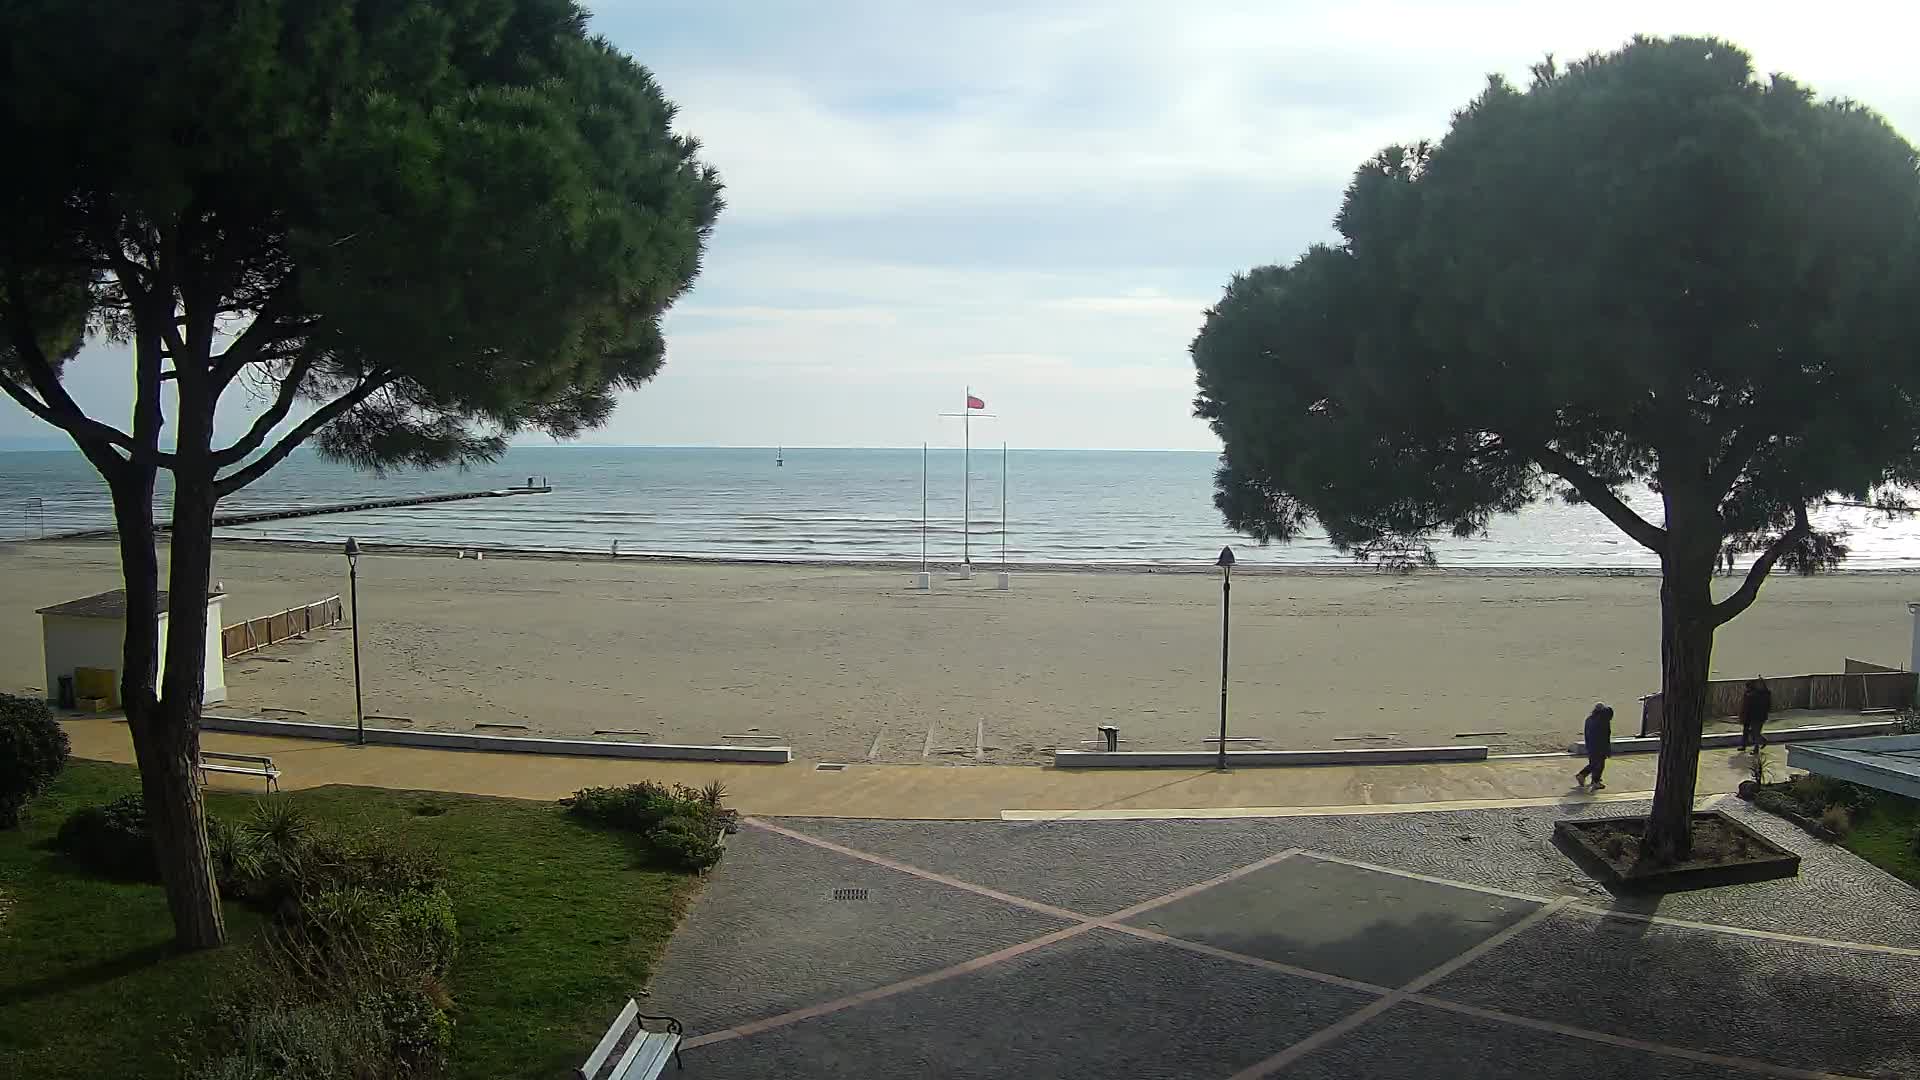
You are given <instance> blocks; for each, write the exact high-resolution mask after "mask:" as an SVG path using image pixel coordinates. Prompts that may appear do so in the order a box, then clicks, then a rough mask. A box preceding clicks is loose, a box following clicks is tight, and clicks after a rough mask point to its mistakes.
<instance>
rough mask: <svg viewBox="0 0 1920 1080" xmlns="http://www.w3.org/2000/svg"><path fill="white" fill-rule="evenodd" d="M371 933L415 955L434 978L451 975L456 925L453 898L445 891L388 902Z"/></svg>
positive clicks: (457, 932)
mask: <svg viewBox="0 0 1920 1080" xmlns="http://www.w3.org/2000/svg"><path fill="white" fill-rule="evenodd" d="M373 929H374V931H375V932H376V933H377V934H379V935H380V936H381V937H382V938H384V939H385V940H387V941H388V942H390V943H392V944H393V946H394V947H396V948H402V949H408V950H412V951H413V952H415V953H416V954H418V955H419V957H420V958H421V959H422V960H423V961H424V962H425V963H426V966H427V970H428V971H429V972H430V973H431V974H433V975H434V976H436V977H444V976H445V975H446V974H447V973H448V972H449V971H452V970H453V961H454V958H455V957H456V956H458V955H459V953H460V924H459V921H458V920H456V919H455V918H454V916H453V897H451V896H448V895H447V891H446V890H445V889H441V888H434V889H431V890H428V891H427V892H414V893H403V894H401V895H399V896H397V897H394V898H392V900H391V901H390V902H389V903H388V904H387V906H386V908H385V909H384V910H383V911H381V912H380V913H379V914H378V915H377V916H375V917H374V920H373Z"/></svg>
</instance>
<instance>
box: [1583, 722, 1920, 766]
mask: <svg viewBox="0 0 1920 1080" xmlns="http://www.w3.org/2000/svg"><path fill="white" fill-rule="evenodd" d="M1898 734H1900V721H1898V720H1875V721H1871V722H1869V723H1862V724H1821V725H1818V726H1815V727H1797V728H1775V729H1772V730H1769V731H1768V732H1767V743H1768V744H1769V745H1771V744H1774V743H1791V742H1809V741H1811V740H1814V739H1854V738H1859V737H1860V736H1863V735H1898ZM1739 745H1740V734H1739V732H1735V731H1726V732H1719V733H1716V734H1713V735H1702V736H1700V749H1702V750H1715V749H1721V748H1724V747H1729V746H1739ZM1659 749H1660V740H1659V738H1657V737H1655V736H1648V737H1647V738H1644V739H1643V738H1641V737H1639V736H1638V735H1634V736H1630V737H1628V738H1625V739H1615V740H1613V753H1616V754H1646V753H1653V752H1657V751H1658V750H1659ZM1567 753H1569V754H1572V755H1574V756H1576V757H1586V756H1587V744H1586V743H1585V742H1577V743H1574V744H1573V745H1572V746H1569V747H1567Z"/></svg>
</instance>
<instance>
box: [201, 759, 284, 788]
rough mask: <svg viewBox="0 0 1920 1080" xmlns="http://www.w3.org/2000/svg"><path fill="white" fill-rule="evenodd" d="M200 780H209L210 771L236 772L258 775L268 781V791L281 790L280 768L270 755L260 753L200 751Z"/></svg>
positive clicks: (242, 774)
mask: <svg viewBox="0 0 1920 1080" xmlns="http://www.w3.org/2000/svg"><path fill="white" fill-rule="evenodd" d="M198 765H199V768H200V782H201V783H202V784H205V783H206V782H207V774H208V773H210V772H219V773H235V774H237V775H240V776H258V777H260V778H262V779H264V780H265V781H266V782H267V790H268V791H278V790H280V770H279V769H278V768H276V767H275V766H274V764H273V759H272V758H270V757H261V756H260V755H258V754H221V753H216V752H214V751H212V750H202V751H200V761H199V762H198Z"/></svg>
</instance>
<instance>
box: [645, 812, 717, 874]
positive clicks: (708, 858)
mask: <svg viewBox="0 0 1920 1080" xmlns="http://www.w3.org/2000/svg"><path fill="white" fill-rule="evenodd" d="M647 846H648V848H649V849H650V850H651V851H652V853H653V855H654V857H655V858H657V859H659V860H660V861H661V862H662V863H664V864H665V865H667V866H670V867H673V868H674V869H676V870H687V871H692V872H696V873H697V872H699V871H701V870H705V869H706V868H707V867H709V866H712V865H713V864H714V863H717V862H719V861H720V845H719V844H718V843H716V842H715V835H714V824H713V822H712V820H711V819H708V818H692V817H686V816H679V815H676V816H674V817H670V818H668V819H667V820H665V821H663V822H661V823H660V824H659V825H658V826H657V827H656V828H655V829H654V830H653V831H652V832H651V833H648V834H647Z"/></svg>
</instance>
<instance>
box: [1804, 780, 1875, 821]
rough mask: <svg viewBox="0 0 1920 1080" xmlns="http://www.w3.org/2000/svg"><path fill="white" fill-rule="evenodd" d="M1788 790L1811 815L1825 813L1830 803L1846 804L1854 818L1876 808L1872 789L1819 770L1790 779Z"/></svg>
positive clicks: (1835, 804) (1831, 804)
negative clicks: (1817, 772)
mask: <svg viewBox="0 0 1920 1080" xmlns="http://www.w3.org/2000/svg"><path fill="white" fill-rule="evenodd" d="M1788 791H1789V793H1790V794H1791V795H1792V796H1793V798H1794V800H1795V801H1797V802H1798V803H1799V804H1800V805H1801V806H1802V807H1803V808H1804V809H1805V811H1806V812H1807V813H1808V814H1820V813H1824V812H1825V811H1826V809H1827V807H1829V806H1844V807H1846V808H1847V811H1848V813H1850V814H1852V815H1853V816H1854V817H1861V816H1864V815H1865V814H1867V813H1868V812H1869V811H1871V810H1872V809H1873V803H1874V793H1873V790H1872V789H1871V788H1864V787H1861V786H1860V785H1858V784H1850V783H1848V782H1846V781H1845V780H1835V779H1833V778H1832V777H1830V776H1820V775H1817V774H1815V773H1807V774H1806V775H1804V776H1796V777H1794V778H1793V779H1792V780H1791V781H1789V784H1788Z"/></svg>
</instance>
